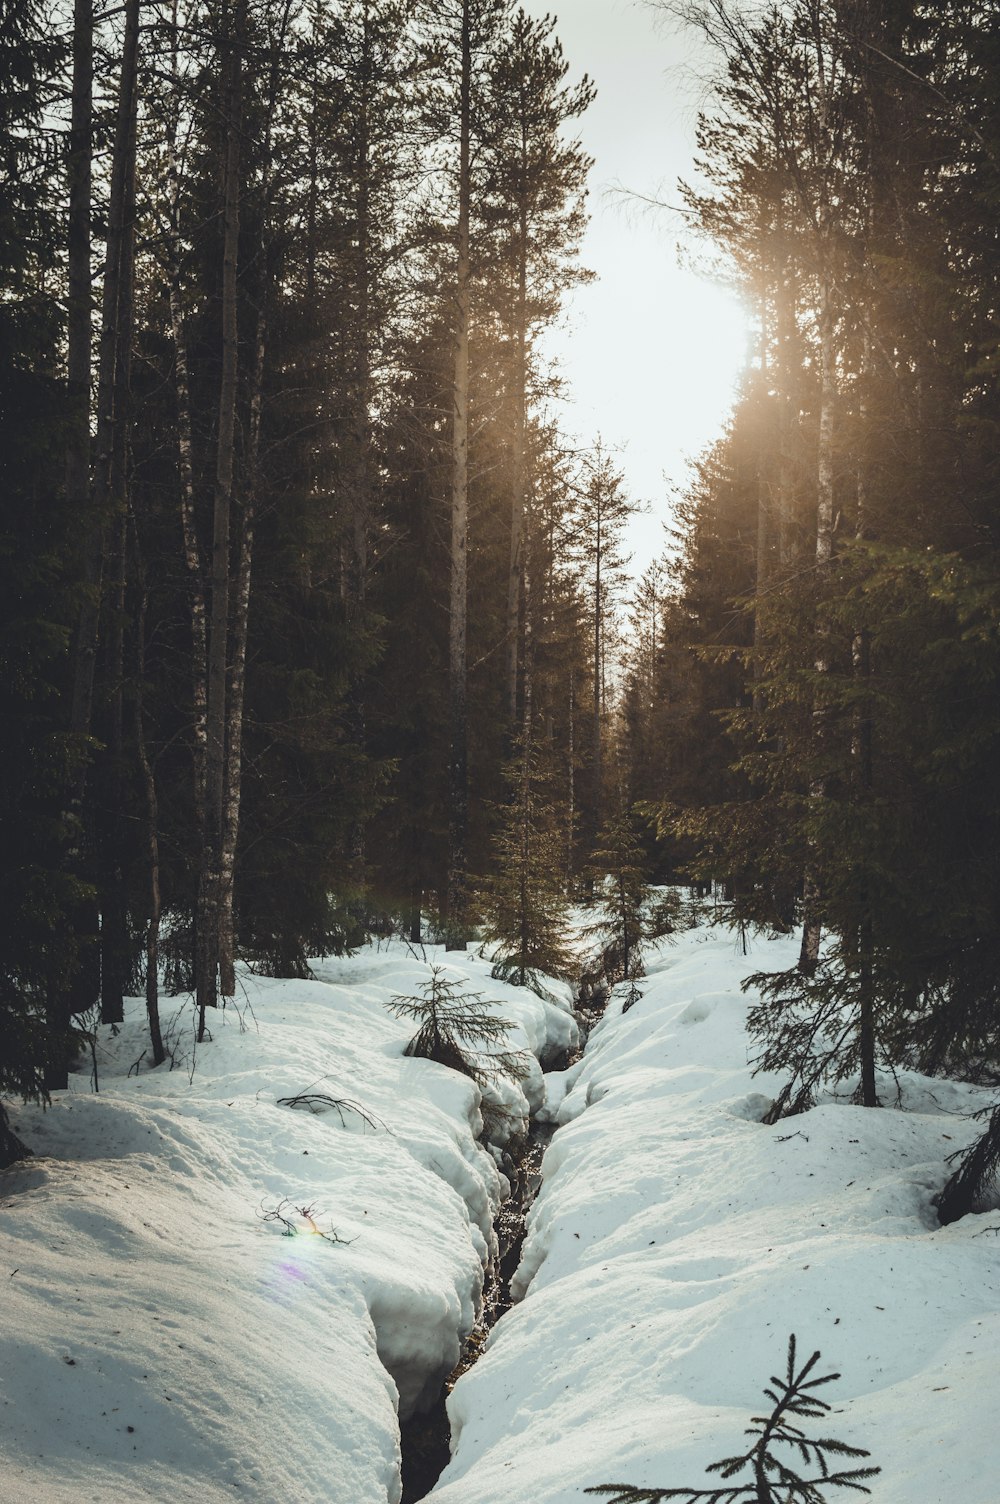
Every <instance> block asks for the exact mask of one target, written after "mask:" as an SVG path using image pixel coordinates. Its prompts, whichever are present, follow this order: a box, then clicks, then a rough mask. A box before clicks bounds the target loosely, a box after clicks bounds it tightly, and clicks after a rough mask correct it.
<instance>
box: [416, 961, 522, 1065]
mask: <svg viewBox="0 0 1000 1504" xmlns="http://www.w3.org/2000/svg"><path fill="white" fill-rule="evenodd" d="M420 992H421V994H422V996H419V997H416V996H411V997H406V996H403V995H402V994H400V993H396V994H394V996H393V997H392V999H391V1000H390V1001H389V1002H388V1003H387V1004H386V1007H387V1008H388V1009H389V1011H390V1012H391V1013H394V1014H395V1015H396V1017H397V1018H409V1019H412V1020H413V1021H414V1022H415V1023H418V1024H419V1025H420V1027H419V1028H418V1029H417V1032H416V1034H414V1036H413V1038H412V1039H411V1040H410V1042H409V1044H408V1045H407V1046H406V1050H405V1052H404V1053H405V1054H407V1055H413V1056H417V1057H418V1058H419V1059H422V1060H436V1061H437V1063H438V1064H439V1065H447V1066H450V1067H451V1069H452V1070H455V1071H458V1072H460V1074H461V1075H463V1076H468V1077H469V1078H470V1079H471V1080H473V1081H475V1083H476V1085H477V1086H479V1087H484V1086H487V1085H489V1084H490V1083H491V1082H493V1081H496V1080H497V1078H498V1077H500V1076H507V1077H509V1078H510V1079H511V1080H513V1081H522V1080H523V1079H524V1077H525V1075H526V1073H527V1070H528V1064H529V1061H528V1056H527V1055H526V1054H525V1053H524V1051H522V1050H509V1049H505V1048H503V1047H504V1046H505V1045H506V1044H507V1036H508V1032H509V1030H511V1029H512V1028H513V1027H514V1025H513V1023H511V1021H510V1020H509V1019H506V1018H497V1017H496V1015H495V1014H493V1013H487V1012H485V1011H484V1009H483V1008H482V1006H481V1000H482V993H481V992H461V991H460V990H459V984H458V982H457V981H456V980H455V979H454V978H453V977H448V976H445V974H444V971H443V969H442V968H441V967H440V966H432V967H431V974H430V976H429V977H428V978H427V980H426V981H425V982H421V984H420ZM490 1046H499V1048H497V1049H493V1048H489V1047H490Z"/></svg>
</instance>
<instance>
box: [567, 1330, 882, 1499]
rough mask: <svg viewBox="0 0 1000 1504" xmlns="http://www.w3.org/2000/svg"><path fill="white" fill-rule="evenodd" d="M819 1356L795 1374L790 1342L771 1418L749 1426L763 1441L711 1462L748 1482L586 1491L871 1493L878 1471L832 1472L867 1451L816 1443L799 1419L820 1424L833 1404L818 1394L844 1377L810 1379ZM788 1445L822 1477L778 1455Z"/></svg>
mask: <svg viewBox="0 0 1000 1504" xmlns="http://www.w3.org/2000/svg"><path fill="white" fill-rule="evenodd" d="M819 1357H820V1355H819V1352H814V1353H813V1355H812V1357H811V1358H809V1359H808V1360H807V1362H805V1363H804V1364H803V1365H802V1368H801V1369H800V1370H799V1372H798V1373H796V1371H795V1334H794V1332H793V1333H792V1335H791V1336H790V1337H789V1339H788V1363H787V1369H786V1373H785V1377H784V1379H779V1378H777V1377H775V1376H773V1375H772V1377H771V1385H770V1386H769V1387H767V1388H765V1390H764V1393H765V1394H766V1395H767V1398H768V1399H769V1400H770V1401H771V1402H772V1409H771V1413H770V1414H769V1415H766V1416H764V1415H755V1416H753V1417H752V1420H751V1424H750V1425H749V1426H748V1427H747V1430H746V1434H747V1436H755V1437H756V1438H757V1440H756V1441H755V1442H754V1444H753V1445H752V1446H751V1447H750V1448H749V1450H748V1451H745V1452H740V1453H738V1454H737V1455H736V1456H734V1457H723V1458H720V1460H719V1461H718V1462H713V1463H711V1464H710V1465H709V1466H708V1467H707V1468H706V1469H705V1471H706V1472H708V1473H719V1474H721V1476H722V1478H723V1479H729V1478H736V1477H737V1476H738V1475H739V1474H740V1473H742V1472H745V1471H748V1472H749V1473H750V1477H749V1479H748V1480H747V1481H746V1482H745V1483H733V1484H727V1483H725V1482H723V1483H719V1484H714V1485H712V1486H711V1487H709V1488H690V1487H687V1488H683V1487H682V1488H640V1487H636V1486H635V1485H633V1484H631V1483H601V1484H598V1485H597V1486H596V1487H594V1488H587V1489H585V1490H584V1492H585V1493H588V1494H595V1495H598V1494H599V1495H603V1496H604V1497H605V1498H607V1499H608V1500H609V1504H661V1501H662V1500H665V1499H677V1500H681V1501H683V1504H694V1501H695V1500H698V1499H703V1500H707V1501H708V1504H741V1501H745V1504H826V1491H827V1490H828V1489H833V1488H846V1489H850V1490H852V1491H853V1492H855V1493H859V1494H870V1493H871V1489H870V1488H868V1486H867V1483H866V1480H867V1479H869V1478H874V1477H875V1475H876V1474H877V1473H879V1472H881V1468H878V1467H860V1468H858V1467H855V1468H848V1469H846V1470H842V1471H838V1472H831V1470H830V1463H829V1459H830V1458H845V1459H853V1458H858V1457H868V1456H869V1455H870V1453H868V1452H866V1451H865V1450H864V1449H863V1448H862V1447H852V1446H849V1445H848V1444H847V1442H844V1441H838V1440H836V1438H834V1437H831V1436H823V1437H819V1438H817V1439H815V1440H812V1439H810V1438H809V1437H808V1436H807V1435H806V1434H805V1432H804V1431H803V1430H802V1429H801V1427H800V1426H797V1425H795V1424H793V1422H792V1420H791V1419H790V1417H792V1416H794V1417H795V1418H796V1419H797V1420H818V1419H820V1418H822V1417H823V1416H825V1415H826V1414H828V1413H829V1411H830V1408H831V1407H830V1406H829V1405H828V1404H827V1402H826V1401H825V1400H822V1399H820V1398H819V1397H818V1395H816V1394H815V1392H814V1391H815V1390H817V1389H819V1388H820V1386H821V1385H823V1384H831V1383H832V1382H833V1381H834V1380H835V1379H839V1378H840V1374H839V1373H827V1374H823V1375H821V1376H820V1377H819V1378H810V1377H809V1375H810V1374H811V1373H812V1371H813V1369H814V1368H815V1366H816V1364H817V1363H818V1361H819ZM777 1446H785V1447H788V1448H790V1449H791V1451H792V1454H793V1456H794V1454H796V1453H797V1454H798V1457H799V1458H800V1459H801V1463H802V1466H803V1467H812V1468H818V1470H819V1471H818V1476H816V1477H812V1478H805V1477H803V1476H802V1474H801V1473H799V1472H797V1471H796V1470H795V1468H794V1467H792V1466H791V1465H790V1464H789V1463H787V1462H785V1461H783V1460H782V1458H781V1457H779V1456H776V1455H775V1452H774V1450H773V1449H774V1448H775V1447H777Z"/></svg>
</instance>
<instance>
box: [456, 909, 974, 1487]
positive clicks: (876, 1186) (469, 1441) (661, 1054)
mask: <svg viewBox="0 0 1000 1504" xmlns="http://www.w3.org/2000/svg"><path fill="white" fill-rule="evenodd" d="M794 958H795V951H794V947H793V946H791V945H790V944H789V942H787V941H771V942H765V941H760V942H758V943H756V944H755V945H754V947H753V952H752V954H751V956H750V957H749V958H748V959H745V958H744V957H743V956H742V955H741V954H740V953H739V951H738V947H737V946H736V945H734V941H733V938H732V936H731V935H728V934H727V933H726V932H724V931H706V930H703V929H701V930H694V931H691V932H689V933H686V934H684V935H682V936H680V937H679V939H678V940H677V943H676V944H674V945H672V946H670V945H664V946H663V947H662V948H661V949H660V950H659V952H658V953H657V954H656V956H655V957H654V958H653V959H652V960H651V962H650V964H649V971H650V976H649V978H648V981H647V982H646V983H645V984H644V991H645V997H644V998H643V1000H642V1001H641V1002H640V1003H638V1004H636V1005H635V1006H634V1007H633V1008H632V1009H630V1010H629V1011H628V1012H627V1013H626V1014H624V1015H622V1014H621V1013H620V1011H619V1010H618V1009H616V1008H612V1009H611V1010H609V1013H608V1015H607V1016H606V1017H605V1020H604V1021H603V1022H602V1023H601V1024H600V1025H599V1026H598V1028H597V1029H596V1030H595V1031H594V1033H593V1034H592V1035H591V1039H590V1042H589V1046H588V1049H587V1052H586V1055H585V1057H584V1059H583V1061H582V1062H580V1064H578V1065H576V1066H574V1067H573V1068H572V1069H571V1070H569V1071H568V1072H566V1073H564V1074H561V1075H558V1076H555V1077H550V1078H549V1080H548V1107H547V1110H548V1112H549V1114H550V1115H551V1117H552V1118H553V1119H554V1121H555V1122H556V1123H558V1124H561V1125H564V1126H563V1127H561V1129H560V1131H559V1132H558V1133H557V1135H556V1137H555V1139H554V1141H553V1143H552V1146H551V1147H550V1149H549V1151H548V1153H547V1156H546V1159H545V1162H544V1168H543V1173H544V1182H543V1186H542V1190H541V1192H540V1195H539V1198H538V1200H537V1201H536V1203H535V1206H534V1208H533V1211H532V1214H531V1227H530V1233H529V1237H528V1240H527V1244H526V1248H525V1253H524V1258H523V1262H522V1265H521V1269H520V1271H519V1275H518V1285H519V1288H520V1290H521V1293H522V1294H524V1297H525V1298H524V1300H523V1302H522V1303H521V1304H520V1305H518V1306H516V1307H515V1308H514V1309H512V1310H511V1311H510V1313H509V1314H508V1315H506V1316H504V1317H503V1318H502V1320H501V1321H500V1323H499V1324H498V1325H497V1327H496V1328H495V1329H494V1331H493V1333H492V1335H491V1338H490V1342H489V1345H488V1347H487V1350H486V1353H485V1354H484V1356H483V1357H482V1358H481V1359H480V1361H479V1363H478V1364H477V1365H476V1367H475V1368H474V1369H472V1370H471V1372H470V1373H469V1374H468V1375H467V1376H465V1377H463V1378H462V1379H461V1380H460V1381H459V1383H458V1384H457V1386H456V1387H455V1390H454V1392H453V1394H452V1397H451V1400H450V1411H451V1416H452V1425H453V1448H454V1456H453V1460H452V1463H451V1465H450V1467H449V1468H448V1469H447V1470H446V1472H445V1473H444V1475H443V1477H442V1479H441V1481H440V1483H439V1485H438V1486H437V1488H436V1489H435V1490H434V1492H433V1494H432V1495H431V1498H432V1499H433V1500H434V1501H435V1504H501V1501H503V1504H570V1501H573V1504H582V1500H583V1498H584V1495H583V1489H584V1488H586V1487H588V1486H592V1485H597V1484H602V1483H607V1482H614V1483H617V1482H630V1483H633V1484H635V1485H641V1486H644V1487H660V1488H666V1487H680V1486H681V1485H690V1486H692V1487H706V1486H707V1485H708V1484H709V1483H710V1482H711V1481H712V1478H711V1477H706V1476H705V1474H704V1469H705V1467H706V1465H707V1464H708V1463H710V1462H713V1461H715V1460H716V1459H718V1458H720V1457H723V1456H727V1455H733V1454H735V1453H738V1452H740V1451H742V1450H743V1449H744V1447H745V1446H746V1445H750V1443H745V1442H744V1439H743V1432H744V1428H745V1427H746V1426H747V1425H748V1424H749V1421H750V1418H751V1416H752V1415H757V1414H760V1413H761V1408H762V1407H763V1410H764V1413H766V1412H767V1410H768V1409H769V1408H770V1406H769V1404H768V1403H767V1402H766V1401H762V1398H761V1394H762V1390H763V1387H764V1384H765V1383H766V1382H767V1380H768V1378H769V1377H770V1375H772V1374H783V1372H784V1367H785V1355H786V1348H787V1342H788V1336H789V1334H790V1333H792V1332H794V1333H795V1334H796V1336H797V1339H798V1347H799V1353H800V1358H804V1357H806V1356H808V1354H809V1353H810V1352H812V1351H813V1350H814V1349H816V1348H819V1349H820V1350H821V1352H822V1359H821V1363H820V1366H819V1369H818V1372H823V1373H825V1372H830V1371H833V1370H836V1371H839V1372H840V1374H841V1375H842V1377H841V1378H840V1379H839V1380H838V1381H837V1382H836V1383H834V1384H831V1385H828V1386H826V1388H825V1389H824V1390H823V1391H822V1393H823V1394H824V1395H825V1397H826V1399H827V1400H828V1401H829V1402H831V1403H832V1404H833V1406H834V1414H833V1415H832V1416H831V1417H829V1418H828V1419H827V1420H826V1421H824V1422H820V1423H814V1424H813V1426H812V1429H811V1431H809V1434H812V1435H820V1436H822V1435H826V1436H834V1437H836V1438H837V1439H839V1440H843V1441H846V1442H849V1443H852V1444H854V1445H856V1446H859V1447H865V1448H867V1449H868V1450H869V1451H870V1452H871V1453H872V1457H871V1462H872V1463H874V1464H878V1465H880V1466H881V1468H882V1473H881V1475H880V1476H879V1477H877V1478H875V1479H874V1480H873V1481H872V1484H871V1488H872V1497H873V1499H874V1500H876V1501H877V1504H946V1501H947V1504H951V1501H958V1500H960V1501H961V1504H997V1501H998V1500H1000V1429H998V1427H997V1424H996V1417H997V1414H998V1405H1000V1359H998V1351H1000V1215H998V1214H996V1213H993V1214H992V1215H990V1214H987V1215H983V1216H977V1217H970V1218H967V1219H965V1220H963V1221H961V1222H959V1223H957V1224H955V1225H953V1226H951V1227H948V1228H941V1227H939V1226H938V1224H937V1219H936V1217H935V1214H934V1211H933V1208H932V1206H931V1197H932V1196H933V1194H934V1193H935V1192H936V1191H937V1190H938V1189H939V1188H940V1187H941V1185H942V1184H943V1183H944V1180H945V1178H946V1176H947V1173H948V1170H947V1166H946V1163H945V1157H946V1155H948V1154H949V1153H951V1152H952V1151H953V1150H955V1149H957V1148H959V1147H961V1146H962V1145H964V1144H965V1143H966V1142H968V1140H969V1139H970V1137H971V1136H972V1135H973V1134H974V1132H975V1128H974V1125H972V1124H970V1122H969V1120H968V1118H967V1116H965V1114H967V1113H968V1112H969V1110H970V1109H972V1108H974V1107H975V1106H978V1105H981V1103H982V1102H983V1101H985V1100H986V1098H985V1097H984V1095H983V1094H981V1093H979V1092H976V1091H973V1090H972V1089H970V1088H967V1087H964V1086H957V1085H954V1084H951V1083H948V1082H943V1081H929V1080H926V1079H924V1078H921V1077H918V1076H914V1075H903V1076H902V1077H901V1079H900V1082H899V1090H900V1093H901V1105H902V1108H903V1109H904V1110H903V1111H884V1112H875V1111H866V1110H864V1109H862V1108H860V1107H854V1106H851V1105H849V1103H848V1102H847V1101H845V1100H839V1101H837V1100H830V1101H827V1102H824V1103H823V1104H822V1105H820V1106H818V1107H817V1108H816V1109H815V1110H813V1111H812V1112H810V1113H808V1114H805V1115H803V1116H801V1117H798V1118H796V1119H795V1120H794V1121H791V1122H786V1123H784V1124H779V1125H777V1126H776V1127H763V1126H761V1124H760V1122H759V1117H760V1116H761V1113H762V1110H763V1109H764V1107H766V1105H767V1097H766V1095H762V1094H766V1093H768V1091H769V1090H771V1091H772V1094H773V1090H774V1089H775V1088H776V1086H777V1084H778V1083H777V1078H772V1079H771V1080H770V1081H769V1080H768V1079H767V1078H764V1077H757V1078H753V1077H752V1076H751V1073H750V1071H749V1069H748V1067H747V1040H746V1035H745V1032H744V1028H743V1020H744V1018H745V1014H746V1009H747V999H746V998H745V997H744V996H743V995H742V994H741V993H740V990H739V981H740V978H741V977H742V976H743V975H745V974H747V973H748V972H749V971H750V970H758V969H768V970H772V969H777V968H779V967H784V966H788V965H790V964H792V963H793V961H794ZM882 1086H883V1098H884V1100H885V1101H886V1102H895V1099H896V1085H895V1083H894V1082H893V1081H891V1080H888V1081H883V1083H882ZM848 1094H849V1088H848ZM808 1429H809V1428H808V1427H807V1430H808ZM786 1460H787V1461H789V1462H794V1461H797V1459H795V1458H793V1457H786ZM713 1476H717V1475H713ZM743 1481H745V1477H744V1479H743ZM830 1497H832V1498H839V1497H857V1495H856V1494H850V1495H845V1494H841V1493H840V1492H837V1493H834V1494H832V1495H830Z"/></svg>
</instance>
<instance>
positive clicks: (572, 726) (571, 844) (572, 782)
mask: <svg viewBox="0 0 1000 1504" xmlns="http://www.w3.org/2000/svg"><path fill="white" fill-rule="evenodd" d="M566 806H567V807H566V891H567V892H570V891H571V890H572V884H573V871H574V867H575V860H574V858H575V848H576V664H575V663H571V664H570V666H569V726H568V731H567V739H566Z"/></svg>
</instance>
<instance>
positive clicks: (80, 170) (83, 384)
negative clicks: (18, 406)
mask: <svg viewBox="0 0 1000 1504" xmlns="http://www.w3.org/2000/svg"><path fill="white" fill-rule="evenodd" d="M93 90H94V7H93V0H75V3H74V6H73V97H72V118H71V123H70V134H69V157H68V168H69V173H68V175H69V226H68V256H67V271H68V291H69V298H68V304H67V320H66V374H67V389H68V397H69V410H70V423H69V426H68V434H67V445H66V500H67V502H68V503H69V506H70V508H71V510H72V511H74V512H75V513H76V516H77V519H78V524H79V525H80V526H81V527H82V526H83V523H84V519H85V518H86V517H87V513H88V508H89V503H90V364H91V362H90V342H91V328H90V315H91V287H90V279H91V268H90V207H91V153H92V150H93V142H92V128H93ZM74 729H75V728H74Z"/></svg>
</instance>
